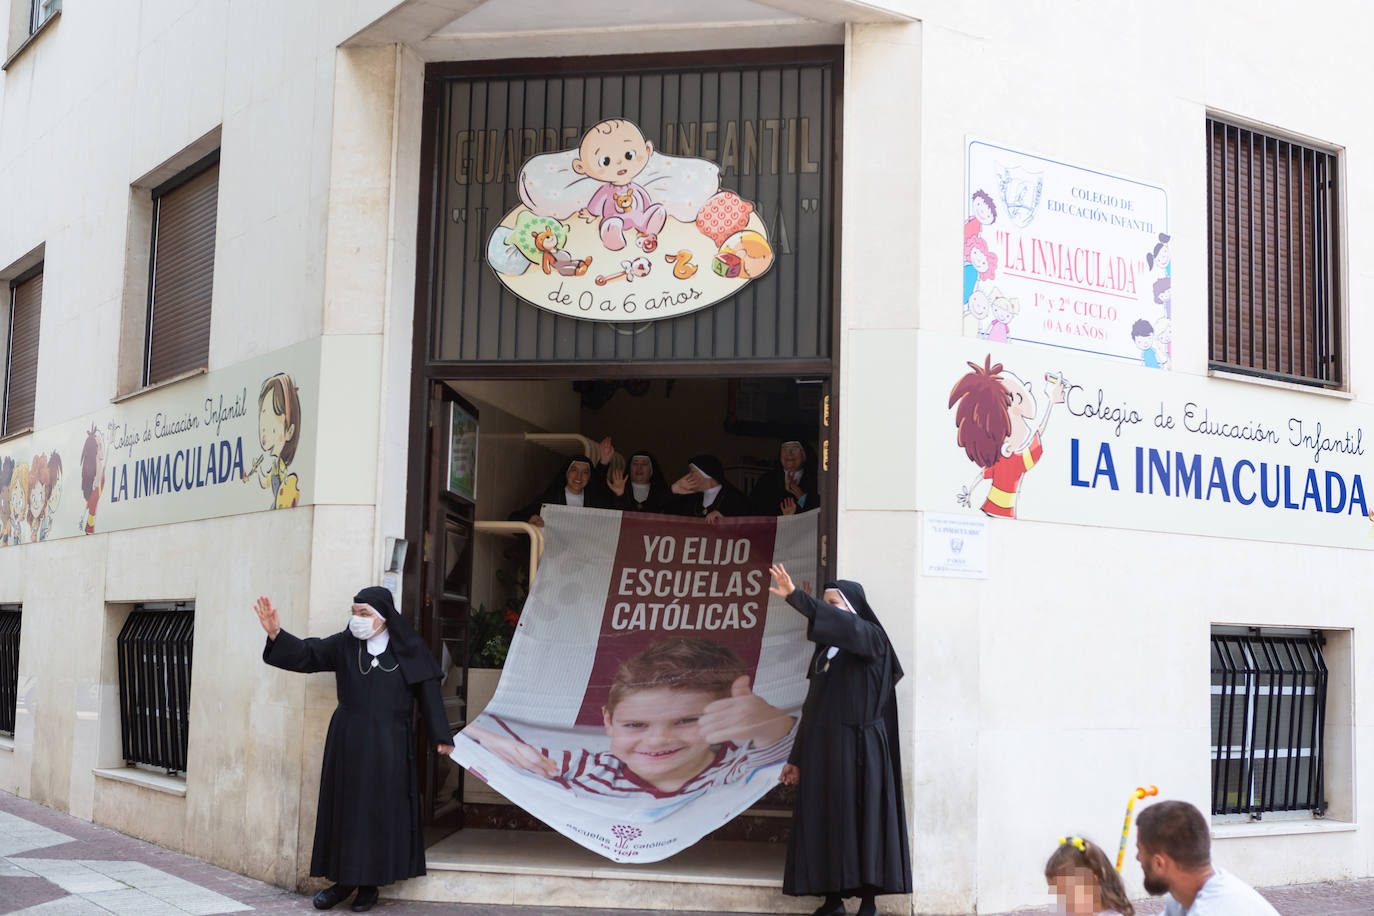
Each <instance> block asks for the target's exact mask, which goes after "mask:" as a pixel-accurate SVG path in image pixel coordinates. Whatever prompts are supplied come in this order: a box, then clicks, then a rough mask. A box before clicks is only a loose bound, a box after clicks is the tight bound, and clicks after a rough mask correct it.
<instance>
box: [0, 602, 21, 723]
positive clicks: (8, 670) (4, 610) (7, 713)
mask: <svg viewBox="0 0 1374 916" xmlns="http://www.w3.org/2000/svg"><path fill="white" fill-rule="evenodd" d="M22 617H23V614H22V613H21V610H20V606H19V605H17V604H0V735H10V736H13V735H14V716H15V713H16V712H17V711H18V708H19V623H20V620H21V618H22Z"/></svg>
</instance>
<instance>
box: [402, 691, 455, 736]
mask: <svg viewBox="0 0 1374 916" xmlns="http://www.w3.org/2000/svg"><path fill="white" fill-rule="evenodd" d="M412 689H413V690H414V691H415V699H416V700H418V701H419V703H420V718H421V719H423V720H424V722H425V728H426V729H428V730H429V737H430V740H431V741H432V742H433V743H435V744H452V743H453V734H452V732H450V731H449V730H448V715H447V714H446V713H445V712H444V701H443V698H442V697H440V696H439V681H438V679H437V678H428V679H426V680H423V681H421V682H420V683H418V684H415V685H413V688H412Z"/></svg>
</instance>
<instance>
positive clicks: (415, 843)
mask: <svg viewBox="0 0 1374 916" xmlns="http://www.w3.org/2000/svg"><path fill="white" fill-rule="evenodd" d="M254 609H255V610H256V611H257V614H258V621H259V622H260V623H261V624H262V628H263V629H264V630H265V631H266V632H267V645H266V646H265V647H264V648H263V650H262V660H263V661H265V662H267V664H269V665H272V666H274V667H276V668H283V669H285V670H287V671H300V672H306V673H309V672H315V671H332V672H334V683H335V685H336V687H337V689H338V696H339V705H338V708H336V709H335V710H334V716H333V718H331V719H330V720H329V733H328V735H327V736H326V738H325V741H324V766H323V768H322V769H321V772H320V799H319V808H318V811H317V813H316V816H315V845H314V850H313V853H312V855H311V859H310V874H311V875H315V876H319V877H324V878H328V879H329V880H330V881H333V882H334V884H333V886H332V887H328V888H325V889H324V890H322V891H320V892H319V893H318V894H316V895H315V900H314V903H315V908H316V909H320V910H327V909H329V908H331V907H333V906H335V905H336V904H339V903H341V902H342V901H344V900H345V899H347V898H348V896H349V895H350V894H352V893H353V891H354V890H355V889H356V890H357V892H358V894H357V897H355V898H354V901H353V910H354V911H355V912H363V911H364V910H368V909H371V908H372V905H373V904H374V903H376V902H377V888H378V887H379V886H380V885H383V884H391V883H392V882H393V881H400V880H403V879H405V878H410V877H413V876H415V875H423V874H424V873H425V843H424V836H423V834H422V832H421V823H420V793H419V781H418V778H417V777H416V774H415V764H414V761H413V759H412V758H413V756H414V755H413V751H412V749H413V748H414V746H415V741H414V734H413V733H412V730H411V723H412V721H413V719H414V710H415V704H416V703H417V702H418V703H419V704H420V713H421V718H423V719H424V722H425V727H426V729H427V730H428V731H429V736H430V740H431V741H433V742H434V747H435V749H436V750H437V751H438V752H439V753H440V754H448V753H449V752H450V751H452V750H453V738H452V736H451V735H450V734H449V731H448V720H447V718H446V716H445V715H444V705H443V701H442V700H441V699H440V697H439V679H440V677H441V672H440V670H439V665H438V663H437V662H435V661H434V656H433V655H432V654H430V651H429V648H428V647H427V646H426V645H425V644H424V641H423V640H421V639H420V635H419V634H418V633H416V632H415V630H414V629H413V628H412V627H411V626H410V624H409V623H407V622H406V620H405V618H403V617H402V616H401V615H400V614H399V613H398V612H397V610H396V606H395V604H394V603H393V602H392V599H391V592H390V591H388V590H387V589H385V588H380V587H375V586H374V587H372V588H365V589H363V590H362V591H360V592H358V594H356V595H354V596H353V605H352V607H351V608H350V616H349V619H348V627H347V628H346V629H344V630H342V631H340V632H338V633H335V634H334V635H332V636H326V637H325V638H323V639H315V638H310V639H301V638H299V637H297V636H293V635H291V634H290V633H288V632H287V631H285V630H283V629H282V628H281V621H280V618H279V615H278V613H277V609H276V607H275V606H274V605H273V604H272V601H271V599H270V598H267V597H265V596H264V597H261V598H259V599H258V600H257V604H256V606H255V608H254Z"/></svg>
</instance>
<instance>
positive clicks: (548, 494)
mask: <svg viewBox="0 0 1374 916" xmlns="http://www.w3.org/2000/svg"><path fill="white" fill-rule="evenodd" d="M545 506H586V507H587V508H588V509H614V508H616V506H615V503H614V500H613V499H612V498H611V494H610V492H609V491H607V490H606V488H605V487H604V486H602V484H601V482H600V481H599V480H598V479H597V478H596V475H595V474H594V473H593V471H592V462H591V460H590V459H588V458H584V457H582V456H581V455H574V456H573V457H571V458H569V459H568V460H567V461H565V462H563V467H561V468H560V469H559V471H558V475H557V476H556V477H554V479H553V481H552V482H551V483H550V484H549V485H548V487H547V488H546V489H545V490H544V492H543V493H542V494H541V495H540V496H539V498H538V499H536V500H535V501H534V502H532V503H530V504H529V505H528V506H525V507H523V508H521V509H516V510H515V511H514V512H512V513H511V514H510V516H509V518H510V520H511V521H513V522H529V523H530V524H531V525H534V526H535V527H536V528H543V527H544V518H543V516H541V515H540V514H539V513H540V512H541V511H542V510H543V508H544V507H545Z"/></svg>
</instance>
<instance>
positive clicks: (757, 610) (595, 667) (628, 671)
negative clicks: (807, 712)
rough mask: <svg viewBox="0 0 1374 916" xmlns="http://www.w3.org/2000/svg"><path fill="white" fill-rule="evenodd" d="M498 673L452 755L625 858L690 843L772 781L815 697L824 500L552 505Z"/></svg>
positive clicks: (574, 833)
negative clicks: (780, 592)
mask: <svg viewBox="0 0 1374 916" xmlns="http://www.w3.org/2000/svg"><path fill="white" fill-rule="evenodd" d="M543 518H544V523H545V527H544V537H545V551H544V555H543V561H542V562H541V564H540V567H539V573H538V575H537V576H536V577H535V582H534V586H533V588H532V589H531V591H530V595H529V598H528V599H527V600H526V602H525V607H524V610H523V612H522V613H521V616H520V624H519V627H518V629H517V630H516V633H515V638H514V640H513V641H512V642H511V648H510V654H509V656H508V657H507V660H506V666H505V669H504V670H503V671H502V674H501V681H500V684H499V685H498V687H497V689H496V694H495V696H494V697H493V698H492V701H491V703H490V704H489V705H488V706H487V708H486V709H485V710H484V711H483V712H482V713H481V714H480V715H478V716H477V717H476V718H475V719H474V720H473V721H472V722H471V723H470V724H469V725H468V727H467V728H465V729H463V731H462V732H461V733H460V734H459V735H458V737H457V739H456V740H457V744H456V746H455V748H454V751H453V758H454V760H456V761H458V762H459V763H461V764H462V765H463V766H465V767H467V768H468V771H469V772H470V773H471V774H472V775H474V776H476V777H477V778H478V779H481V780H482V781H483V782H486V783H487V784H488V785H490V786H491V787H492V788H494V789H495V790H497V791H498V792H500V793H501V794H502V795H504V796H506V797H507V798H509V799H510V800H511V801H513V802H515V803H516V804H518V805H520V806H521V807H522V808H524V809H525V810H526V811H529V812H530V813H531V814H533V815H534V816H536V817H538V818H539V819H540V820H542V821H544V822H545V823H547V824H548V825H549V826H551V827H553V828H554V829H555V830H557V831H558V832H560V833H562V834H563V835H564V836H567V837H569V838H570V839H573V840H575V841H576V842H578V843H580V844H582V845H583V846H585V847H587V848H588V849H590V850H592V851H594V852H598V853H600V854H602V855H604V856H606V857H607V858H609V859H613V860H615V861H618V862H655V861H658V860H660V859H664V858H666V857H668V856H670V855H672V854H674V853H676V852H679V851H681V850H682V849H685V848H686V847H688V846H691V845H692V844H693V843H695V842H696V841H697V840H699V839H701V837H702V836H704V835H705V834H707V833H709V832H710V831H712V830H714V829H716V828H717V827H719V826H720V825H722V824H724V823H725V822H727V821H729V820H730V819H731V818H733V817H735V816H736V815H738V814H740V813H741V812H743V811H744V810H746V809H747V808H749V807H750V806H751V805H753V804H754V803H755V802H756V801H757V800H758V799H759V798H760V797H762V796H763V795H764V793H766V792H767V791H768V790H769V789H770V788H772V787H773V786H774V785H776V784H777V781H778V774H779V773H780V772H781V770H782V765H783V764H784V763H786V761H787V756H788V753H789V752H790V751H791V749H792V740H793V736H794V735H795V733H796V728H797V723H798V720H799V718H800V714H801V705H802V701H803V700H804V699H805V696H806V663H807V658H808V656H809V651H810V650H809V644H808V643H807V642H806V619H805V618H804V617H803V616H802V615H801V614H798V613H797V612H796V611H794V610H792V608H790V607H789V606H787V604H786V603H785V602H783V601H781V600H779V599H776V598H775V597H774V596H772V595H771V594H770V593H769V591H768V586H769V583H770V578H769V574H768V567H769V565H770V564H772V563H778V562H780V563H783V564H785V565H786V566H787V568H788V570H789V571H791V572H792V575H793V577H794V579H795V580H796V581H797V582H798V583H799V586H800V587H803V588H807V589H810V590H812V591H814V590H815V579H816V560H815V558H816V513H814V512H811V513H806V514H804V515H796V516H782V517H779V518H771V517H770V518H728V519H722V520H720V521H719V522H718V523H714V524H713V523H710V522H707V521H705V520H702V519H683V518H675V517H670V516H660V515H646V514H639V513H621V512H610V511H604V510H598V509H579V508H569V507H562V506H546V507H545V508H544V512H543Z"/></svg>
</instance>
